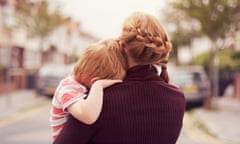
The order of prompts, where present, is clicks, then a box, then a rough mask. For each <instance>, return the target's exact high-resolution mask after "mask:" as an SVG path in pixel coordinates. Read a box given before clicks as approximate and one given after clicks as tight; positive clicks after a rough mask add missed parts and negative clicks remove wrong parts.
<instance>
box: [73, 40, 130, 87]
mask: <svg viewBox="0 0 240 144" xmlns="http://www.w3.org/2000/svg"><path fill="white" fill-rule="evenodd" d="M126 69H127V62H126V58H125V57H124V54H123V53H122V48H121V47H120V45H119V43H118V41H116V40H115V39H106V40H103V41H100V42H98V43H96V44H93V45H90V46H89V47H88V48H86V49H85V50H84V51H83V53H82V55H81V56H80V57H79V60H78V62H77V63H76V65H75V67H74V70H73V75H74V77H75V79H76V80H77V81H78V82H80V83H83V84H89V81H90V80H91V79H92V78H94V77H98V78H100V79H123V78H124V76H125V74H126Z"/></svg>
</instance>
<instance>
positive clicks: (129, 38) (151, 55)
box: [119, 12, 171, 82]
mask: <svg viewBox="0 0 240 144" xmlns="http://www.w3.org/2000/svg"><path fill="white" fill-rule="evenodd" d="M119 40H120V43H121V45H122V47H123V48H124V49H126V50H127V51H128V53H129V55H130V56H131V58H132V59H133V60H134V61H135V62H136V63H138V64H140V65H146V64H157V65H160V66H161V67H162V72H161V75H160V76H161V77H162V78H163V79H164V80H165V81H166V82H168V81H169V77H168V73H167V69H166V68H167V67H166V64H167V62H168V56H169V52H170V51H171V42H170V41H169V38H168V35H167V33H166V31H165V30H164V28H163V27H162V26H161V24H160V23H159V22H158V20H157V19H156V18H155V17H153V16H151V15H149V14H146V13H143V12H135V13H133V14H132V15H131V16H130V17H128V18H127V19H126V20H125V22H124V23H123V28H122V35H121V36H120V38H119Z"/></svg>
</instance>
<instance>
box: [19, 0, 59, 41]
mask: <svg viewBox="0 0 240 144" xmlns="http://www.w3.org/2000/svg"><path fill="white" fill-rule="evenodd" d="M16 20H17V26H18V27H21V28H24V29H25V30H26V31H27V34H28V36H29V37H41V38H44V37H46V36H48V35H49V34H50V33H51V32H52V31H53V30H54V29H55V28H56V27H58V26H59V25H61V24H62V22H63V19H62V17H61V15H60V14H59V11H58V10H55V11H53V12H51V13H50V11H49V7H48V3H47V2H46V1H41V2H40V3H30V2H29V1H18V7H17V13H16Z"/></svg>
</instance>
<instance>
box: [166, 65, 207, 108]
mask: <svg viewBox="0 0 240 144" xmlns="http://www.w3.org/2000/svg"><path fill="white" fill-rule="evenodd" d="M172 70H174V71H171V72H170V76H171V77H170V83H172V84H174V85H176V86H177V87H179V88H180V89H181V90H182V91H183V93H184V95H185V97H186V103H187V107H186V109H187V110H188V109H192V108H196V107H200V106H202V105H203V104H204V102H205V100H206V98H207V97H208V94H209V90H210V83H209V79H208V77H207V75H206V73H205V71H204V69H203V68H202V67H201V66H185V67H175V68H174V69H172Z"/></svg>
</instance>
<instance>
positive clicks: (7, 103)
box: [0, 90, 240, 144]
mask: <svg viewBox="0 0 240 144" xmlns="http://www.w3.org/2000/svg"><path fill="white" fill-rule="evenodd" d="M214 105H215V108H214V109H213V110H205V109H203V108H198V109H194V110H191V111H189V112H186V113H185V116H184V125H183V129H182V132H181V136H180V137H179V139H178V142H177V144H239V143H240V138H239V135H240V125H239V124H238V123H239V121H240V101H239V100H234V99H233V98H230V97H220V98H218V99H215V100H214ZM50 106H51V100H50V99H49V98H47V97H44V96H36V95H35V92H34V91H32V90H21V91H16V92H13V93H9V94H1V95H0V108H1V109H2V112H1V114H0V129H1V130H0V141H1V144H43V143H51V129H50V127H49V123H48V118H49V109H50Z"/></svg>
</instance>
